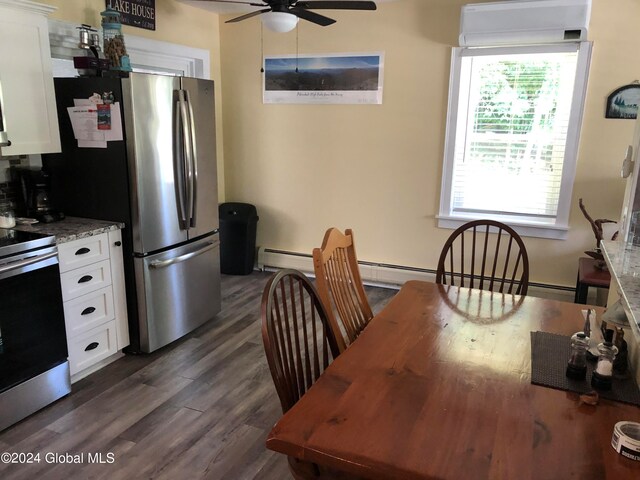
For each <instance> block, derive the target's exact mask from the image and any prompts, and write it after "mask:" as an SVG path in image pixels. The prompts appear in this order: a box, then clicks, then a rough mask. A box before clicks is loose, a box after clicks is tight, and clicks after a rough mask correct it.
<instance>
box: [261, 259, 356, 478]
mask: <svg viewBox="0 0 640 480" xmlns="http://www.w3.org/2000/svg"><path fill="white" fill-rule="evenodd" d="M262 341H263V343H264V351H265V354H266V357H267V362H268V364H269V370H271V376H272V377H273V383H274V384H275V387H276V391H277V393H278V397H279V398H280V405H281V407H282V413H286V412H287V411H288V410H289V409H290V408H291V407H293V406H294V405H295V404H296V402H297V401H298V400H300V398H301V397H302V396H303V395H304V394H305V392H306V391H307V390H308V389H309V388H310V387H311V385H313V383H314V382H315V381H316V380H317V379H318V377H319V376H320V375H321V374H322V372H324V370H325V369H326V368H327V367H328V366H329V363H330V362H331V361H332V360H333V359H334V358H336V357H337V356H338V354H339V350H338V346H337V344H336V339H335V336H334V334H333V331H332V330H331V328H330V326H329V321H328V316H327V312H326V310H325V308H324V305H323V304H322V302H321V301H320V297H319V296H318V294H317V291H316V289H315V287H314V286H313V284H312V283H311V282H310V281H309V280H308V279H307V277H305V276H304V274H302V273H301V272H299V271H297V270H289V269H288V270H281V271H279V272H277V273H275V274H274V275H273V276H272V277H271V278H270V279H269V281H268V283H267V285H266V286H265V289H264V293H263V294H262ZM288 461H289V470H290V471H291V474H292V475H293V477H294V478H296V479H300V480H308V479H317V480H329V479H350V480H353V479H354V477H352V476H349V475H346V474H344V473H342V472H338V471H335V470H332V469H328V468H325V467H321V466H318V465H316V464H313V463H310V462H305V461H302V460H298V459H296V458H294V457H288Z"/></svg>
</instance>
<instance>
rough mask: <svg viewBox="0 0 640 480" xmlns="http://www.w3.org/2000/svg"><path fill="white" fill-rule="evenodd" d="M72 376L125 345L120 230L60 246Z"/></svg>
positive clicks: (84, 372)
mask: <svg viewBox="0 0 640 480" xmlns="http://www.w3.org/2000/svg"><path fill="white" fill-rule="evenodd" d="M58 251H59V259H60V271H61V272H62V273H61V274H60V282H61V284H62V298H63V301H64V316H65V324H66V330H67V346H68V349H69V366H70V369H71V381H72V382H74V381H77V380H79V379H81V378H83V377H85V376H86V375H88V374H90V373H93V372H94V371H96V370H98V369H100V368H102V367H103V366H105V365H107V364H108V363H110V362H112V361H114V360H116V359H118V358H119V357H120V356H122V353H119V352H120V351H121V350H122V349H123V348H124V347H126V346H127V345H129V327H128V324H127V306H126V297H125V295H126V294H125V285H124V266H123V263H122V236H121V233H120V230H114V231H109V232H106V233H102V234H99V235H94V236H90V237H86V238H81V239H78V240H73V241H71V242H67V243H63V244H61V245H59V246H58Z"/></svg>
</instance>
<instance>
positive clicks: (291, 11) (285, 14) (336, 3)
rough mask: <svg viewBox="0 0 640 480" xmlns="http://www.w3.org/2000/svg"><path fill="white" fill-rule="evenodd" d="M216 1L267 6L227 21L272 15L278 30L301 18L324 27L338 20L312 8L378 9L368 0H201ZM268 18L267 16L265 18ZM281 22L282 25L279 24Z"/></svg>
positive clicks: (291, 24)
mask: <svg viewBox="0 0 640 480" xmlns="http://www.w3.org/2000/svg"><path fill="white" fill-rule="evenodd" d="M201 1H208V2H216V3H236V4H241V5H249V6H252V7H265V8H262V9H260V10H256V11H255V12H251V13H247V14H245V15H241V16H239V17H236V18H232V19H231V20H227V21H226V22H225V23H235V22H241V21H242V20H246V19H248V18H251V17H255V16H257V15H263V14H265V16H268V17H270V20H269V23H270V24H271V25H269V24H267V26H269V27H270V28H271V29H272V30H275V31H278V32H288V31H290V30H292V29H293V28H294V27H295V26H296V24H297V22H298V19H299V18H302V19H303V20H307V21H308V22H311V23H315V24H316V25H320V26H322V27H326V26H327V25H331V24H332V23H335V22H336V21H335V20H334V19H332V18H329V17H326V16H324V15H320V14H318V13H315V12H312V11H311V10H376V8H377V7H376V4H375V2H371V1H366V0H328V1H320V0H315V1H298V0H263V1H262V2H244V1H236V0H201ZM265 20H266V18H265ZM278 24H281V25H278Z"/></svg>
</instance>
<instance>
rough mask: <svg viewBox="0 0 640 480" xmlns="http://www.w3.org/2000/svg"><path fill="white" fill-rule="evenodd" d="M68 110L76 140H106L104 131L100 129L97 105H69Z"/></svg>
mask: <svg viewBox="0 0 640 480" xmlns="http://www.w3.org/2000/svg"><path fill="white" fill-rule="evenodd" d="M67 111H68V112H69V118H70V119H71V126H72V127H73V136H74V137H75V138H76V140H91V141H94V142H95V141H100V140H101V141H103V142H104V141H105V138H104V132H103V131H101V130H98V111H97V110H96V107H95V106H88V105H87V106H81V107H67Z"/></svg>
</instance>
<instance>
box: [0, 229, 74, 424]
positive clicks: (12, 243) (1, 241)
mask: <svg viewBox="0 0 640 480" xmlns="http://www.w3.org/2000/svg"><path fill="white" fill-rule="evenodd" d="M57 253H58V250H57V247H56V245H55V238H54V237H53V236H50V235H44V234H40V233H34V232H23V231H19V230H12V229H2V228H0V431H1V430H4V429H5V428H7V427H9V426H11V425H13V424H14V423H16V422H18V421H20V420H22V419H23V418H25V417H27V416H28V415H30V414H32V413H34V412H36V411H37V410H40V409H41V408H43V407H45V406H46V405H48V404H50V403H51V402H53V401H55V400H57V399H58V398H60V397H62V396H64V395H66V394H68V393H69V392H70V391H71V382H70V377H69V362H68V361H67V341H66V333H65V325H64V311H63V307H62V291H61V287H60V270H59V268H58V255H57Z"/></svg>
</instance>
